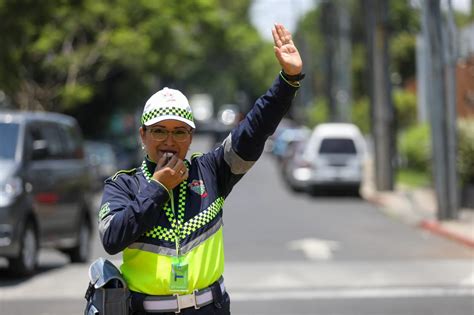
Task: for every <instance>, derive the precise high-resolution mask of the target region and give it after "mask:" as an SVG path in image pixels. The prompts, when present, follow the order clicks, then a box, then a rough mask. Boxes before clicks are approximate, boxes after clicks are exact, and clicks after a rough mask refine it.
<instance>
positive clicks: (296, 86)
mask: <svg viewBox="0 0 474 315" xmlns="http://www.w3.org/2000/svg"><path fill="white" fill-rule="evenodd" d="M280 77H281V78H282V79H283V81H285V82H286V83H287V84H288V85H291V86H293V87H295V88H299V87H300V86H301V84H300V81H291V80H288V79H287V78H286V77H285V75H284V72H283V70H282V71H280Z"/></svg>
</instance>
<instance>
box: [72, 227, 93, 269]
mask: <svg viewBox="0 0 474 315" xmlns="http://www.w3.org/2000/svg"><path fill="white" fill-rule="evenodd" d="M91 232H92V231H91V228H90V226H89V224H88V221H87V220H86V219H83V220H82V223H81V226H80V227H79V237H78V240H77V242H78V243H77V245H76V246H75V247H73V248H71V249H69V250H67V251H66V254H67V255H68V256H69V259H70V260H71V262H73V263H84V262H87V261H88V259H89V255H90V249H91Z"/></svg>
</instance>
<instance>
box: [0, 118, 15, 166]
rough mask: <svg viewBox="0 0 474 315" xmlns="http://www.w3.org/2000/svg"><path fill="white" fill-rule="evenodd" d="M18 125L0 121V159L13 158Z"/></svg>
mask: <svg viewBox="0 0 474 315" xmlns="http://www.w3.org/2000/svg"><path fill="white" fill-rule="evenodd" d="M18 130H19V125H18V124H14V123H0V159H6V160H13V159H14V158H15V152H16V147H17V143H18Z"/></svg>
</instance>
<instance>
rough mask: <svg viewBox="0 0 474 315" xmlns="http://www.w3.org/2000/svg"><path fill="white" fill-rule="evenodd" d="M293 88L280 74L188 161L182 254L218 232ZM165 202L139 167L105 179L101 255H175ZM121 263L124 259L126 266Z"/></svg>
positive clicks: (166, 197)
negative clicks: (224, 132) (215, 141)
mask: <svg viewBox="0 0 474 315" xmlns="http://www.w3.org/2000/svg"><path fill="white" fill-rule="evenodd" d="M297 89H298V86H295V85H291V84H289V83H288V82H286V81H285V80H284V79H283V78H282V77H281V75H279V76H278V77H277V78H276V80H275V81H274V83H273V85H272V87H271V88H270V89H269V90H268V91H267V92H266V93H265V94H264V95H263V96H261V97H260V98H259V99H258V100H257V101H256V102H255V104H254V106H253V108H252V109H251V110H250V111H249V113H248V114H247V115H246V116H245V118H244V119H243V120H242V121H241V122H240V123H239V125H238V126H236V127H235V128H234V129H233V130H232V131H231V133H230V134H229V136H228V137H227V138H226V139H225V140H224V142H223V143H222V144H221V145H219V146H218V147H217V148H216V149H215V150H212V151H211V152H208V153H206V154H202V155H199V156H193V157H192V158H191V161H190V163H189V162H188V165H189V177H188V179H187V182H186V183H185V185H184V184H183V185H184V187H185V188H184V189H186V190H187V192H186V200H185V208H184V209H185V211H184V224H183V227H182V228H183V229H182V231H181V232H179V233H180V245H181V247H180V249H181V250H180V252H181V254H186V253H189V252H190V251H192V250H193V249H195V248H196V247H197V246H199V245H200V244H202V243H203V242H205V241H206V240H208V239H209V238H211V237H212V236H213V235H214V234H215V233H217V231H220V230H221V226H222V211H221V210H222V204H223V201H224V199H225V198H226V197H227V196H228V194H229V193H230V191H231V190H232V188H233V186H234V185H235V184H236V183H237V182H238V181H239V180H240V179H241V178H242V176H243V175H244V174H245V173H246V172H247V171H248V170H249V169H250V167H251V166H252V165H253V164H254V163H255V161H257V159H258V158H259V157H260V155H261V154H262V152H263V148H264V145H265V141H266V140H267V138H268V137H269V136H270V135H271V134H272V133H273V132H274V131H275V129H276V128H277V126H278V124H279V122H280V121H281V119H282V118H283V116H284V115H285V114H286V113H287V111H288V109H289V107H290V105H291V103H292V100H293V97H294V95H295V93H296V91H297ZM144 163H146V164H147V167H148V169H149V170H151V173H153V170H154V168H155V165H154V164H153V163H152V162H151V161H149V160H147V159H145V162H144ZM178 187H179V186H178ZM178 187H176V188H175V189H174V190H173V191H172V192H171V193H172V194H173V196H174V205H175V208H176V211H177V209H178V205H179V202H180V201H179V200H178V190H179V188H178ZM169 199H170V194H169V192H168V191H167V189H166V188H165V187H164V186H162V185H161V184H160V183H158V182H156V181H148V180H147V179H146V178H145V176H144V174H143V170H142V167H139V168H137V169H134V170H130V171H121V172H119V173H117V174H116V175H115V176H113V177H112V178H109V179H107V180H106V183H105V187H104V194H103V199H102V206H101V210H100V215H99V216H100V223H99V232H100V236H101V240H102V243H103V246H104V248H105V250H106V251H107V252H108V253H110V254H115V253H118V252H120V251H123V250H125V249H127V250H128V249H138V250H141V251H147V252H152V253H154V254H157V255H164V256H173V255H176V247H175V245H176V244H175V237H174V234H173V229H172V227H171V224H170V219H169V216H168V214H167V213H166V211H163V209H164V206H165V205H166V204H169ZM222 246H223V245H222ZM125 258H126V256H125V254H124V264H125ZM137 268H138V267H137ZM137 272H139V270H138V269H137V270H134V271H133V273H134V275H136V273H137ZM148 272H150V273H151V272H152V271H148ZM196 272H201V273H203V272H204V271H203V270H200V271H196ZM130 273H132V271H130ZM212 276H214V275H212ZM216 276H217V275H216ZM191 277H192V275H191ZM141 281H143V280H141ZM150 281H151V280H150ZM153 281H155V280H153ZM196 281H197V280H196ZM137 286H138V285H137ZM196 286H198V287H199V286H200V285H199V283H197V282H196ZM132 289H133V287H132ZM139 289H140V290H141V291H151V290H147V289H142V288H138V289H137V290H139ZM160 292H161V291H160Z"/></svg>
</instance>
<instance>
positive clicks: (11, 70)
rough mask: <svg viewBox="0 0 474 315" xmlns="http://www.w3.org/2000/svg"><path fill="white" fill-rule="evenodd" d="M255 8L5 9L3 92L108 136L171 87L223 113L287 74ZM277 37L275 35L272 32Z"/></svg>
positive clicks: (207, 3) (8, 4)
mask: <svg viewBox="0 0 474 315" xmlns="http://www.w3.org/2000/svg"><path fill="white" fill-rule="evenodd" d="M249 6H250V0H245V1H230V0H194V1H192V0H184V1H166V0H155V1H151V0H136V1H131V0H103V1H95V0H75V1H66V0H56V1H33V0H16V1H9V0H0V33H1V34H2V49H1V50H0V90H4V91H5V93H6V94H7V95H8V96H10V98H11V99H12V100H13V103H14V104H15V106H17V107H19V108H22V109H45V110H53V111H59V112H67V113H72V114H75V115H76V116H77V117H78V118H79V119H80V120H81V119H83V120H86V119H87V121H88V124H87V125H88V126H91V127H90V130H89V131H90V132H92V131H93V130H92V129H93V128H97V127H92V126H94V125H95V126H104V124H106V123H107V122H106V120H107V117H109V116H110V115H109V114H111V113H113V112H117V111H127V110H129V111H130V110H135V109H136V110H138V109H139V108H142V106H143V103H144V101H145V100H146V98H147V97H148V96H149V95H150V94H151V93H153V92H154V91H156V90H157V89H159V88H161V87H163V86H165V85H168V86H174V87H178V88H180V89H183V91H184V92H189V93H190V92H194V91H199V92H209V93H211V94H213V96H214V98H215V99H216V101H217V103H223V102H235V98H236V95H238V93H239V92H240V91H246V93H247V94H248V97H250V98H254V97H256V96H258V94H259V93H262V92H263V91H264V89H265V87H266V85H268V84H269V81H271V80H272V79H273V78H274V76H275V75H276V73H277V70H278V67H277V63H276V62H275V61H274V57H273V51H272V48H271V45H269V44H264V42H263V40H262V39H261V38H260V37H259V35H258V33H257V31H256V30H255V29H254V28H253V27H252V26H251V25H250V22H249V19H248V13H247V12H248V8H249ZM268 31H269V32H270V31H271V30H268Z"/></svg>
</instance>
